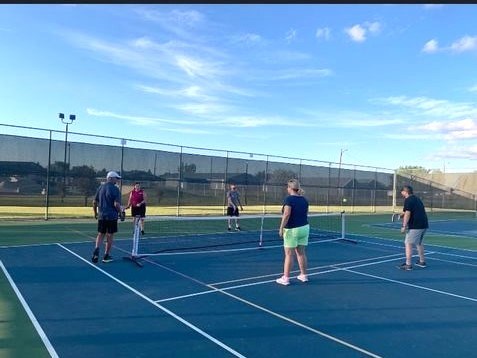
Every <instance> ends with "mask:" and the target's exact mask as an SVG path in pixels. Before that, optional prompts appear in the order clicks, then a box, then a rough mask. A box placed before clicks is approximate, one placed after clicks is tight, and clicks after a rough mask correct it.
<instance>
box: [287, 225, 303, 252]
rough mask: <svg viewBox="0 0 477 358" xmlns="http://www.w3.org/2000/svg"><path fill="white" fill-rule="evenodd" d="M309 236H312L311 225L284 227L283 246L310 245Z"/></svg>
mask: <svg viewBox="0 0 477 358" xmlns="http://www.w3.org/2000/svg"><path fill="white" fill-rule="evenodd" d="M308 236H310V225H308V224H307V225H305V226H300V227H294V228H293V229H286V228H285V229H283V246H285V247H290V248H293V247H297V246H306V245H308Z"/></svg>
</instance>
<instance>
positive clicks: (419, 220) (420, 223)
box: [398, 185, 429, 271]
mask: <svg viewBox="0 0 477 358" xmlns="http://www.w3.org/2000/svg"><path fill="white" fill-rule="evenodd" d="M401 195H402V196H403V197H404V206H403V209H402V211H403V212H402V214H401V218H402V227H401V232H402V233H406V237H405V239H404V245H405V247H406V262H405V263H403V264H402V265H400V266H398V268H400V269H401V270H406V271H409V270H412V262H411V260H412V249H413V246H414V245H415V246H416V248H417V252H418V254H419V261H417V262H416V266H418V267H422V268H424V267H426V259H425V257H424V245H423V243H422V241H423V239H424V234H425V233H426V230H427V229H428V228H429V222H428V220H427V214H426V209H425V208H424V204H423V203H422V201H421V199H419V198H418V197H417V196H415V195H414V193H413V190H412V187H411V186H410V185H404V186H403V187H402V188H401Z"/></svg>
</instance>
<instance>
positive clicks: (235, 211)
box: [227, 206, 239, 216]
mask: <svg viewBox="0 0 477 358" xmlns="http://www.w3.org/2000/svg"><path fill="white" fill-rule="evenodd" d="M227 215H228V216H239V209H238V208H235V209H234V208H232V207H230V206H228V207H227Z"/></svg>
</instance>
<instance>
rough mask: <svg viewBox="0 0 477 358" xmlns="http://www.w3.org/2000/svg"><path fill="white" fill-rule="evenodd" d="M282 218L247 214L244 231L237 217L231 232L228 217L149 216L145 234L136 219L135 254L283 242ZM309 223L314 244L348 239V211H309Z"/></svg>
mask: <svg viewBox="0 0 477 358" xmlns="http://www.w3.org/2000/svg"><path fill="white" fill-rule="evenodd" d="M281 218H282V216H281V215H274V214H267V215H243V216H240V217H239V226H240V230H236V228H235V219H234V218H233V219H232V221H231V224H232V225H231V231H229V230H228V217H227V216H179V217H177V216H148V217H147V218H146V229H145V230H146V234H145V235H144V236H143V235H141V234H140V230H139V220H135V226H134V234H133V242H132V250H131V257H132V258H133V259H139V258H144V257H147V256H154V255H166V254H172V253H183V252H198V251H207V252H211V251H224V250H246V249H250V248H265V247H269V246H274V245H281V243H282V241H283V240H282V239H281V238H280V237H279V236H278V228H279V226H280V221H281ZM308 222H309V224H310V237H309V243H310V244H312V243H315V242H320V241H331V240H347V239H346V225H345V214H344V212H342V213H339V212H338V213H319V214H309V215H308Z"/></svg>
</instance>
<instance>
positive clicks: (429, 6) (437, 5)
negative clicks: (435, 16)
mask: <svg viewBox="0 0 477 358" xmlns="http://www.w3.org/2000/svg"><path fill="white" fill-rule="evenodd" d="M443 6H444V4H424V9H427V10H432V9H440V8H442V7H443Z"/></svg>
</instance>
